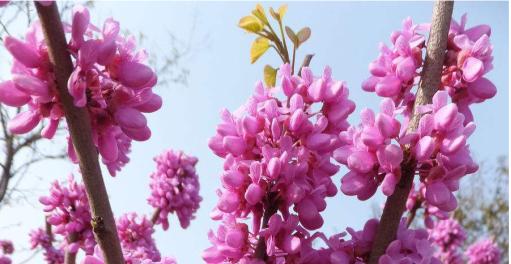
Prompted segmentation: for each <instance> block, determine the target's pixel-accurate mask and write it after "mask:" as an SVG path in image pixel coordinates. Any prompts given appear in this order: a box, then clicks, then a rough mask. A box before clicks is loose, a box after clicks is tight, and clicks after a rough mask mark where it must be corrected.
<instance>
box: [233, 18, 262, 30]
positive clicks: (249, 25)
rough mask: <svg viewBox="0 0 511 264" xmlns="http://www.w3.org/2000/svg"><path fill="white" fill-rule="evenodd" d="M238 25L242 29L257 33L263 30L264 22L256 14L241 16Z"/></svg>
mask: <svg viewBox="0 0 511 264" xmlns="http://www.w3.org/2000/svg"><path fill="white" fill-rule="evenodd" d="M238 25H239V27H241V28H242V29H244V30H246V31H249V32H254V33H257V32H259V31H261V30H263V23H262V22H261V21H259V19H257V18H256V17H255V16H246V17H243V18H241V19H240V22H239V23H238Z"/></svg>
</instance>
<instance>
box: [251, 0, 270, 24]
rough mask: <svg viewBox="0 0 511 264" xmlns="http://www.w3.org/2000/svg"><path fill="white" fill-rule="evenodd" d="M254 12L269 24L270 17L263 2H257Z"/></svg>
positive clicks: (264, 22)
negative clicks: (267, 15) (267, 16)
mask: <svg viewBox="0 0 511 264" xmlns="http://www.w3.org/2000/svg"><path fill="white" fill-rule="evenodd" d="M252 14H253V15H254V16H255V17H257V18H258V19H259V20H260V21H261V22H262V23H263V24H268V18H266V13H265V12H264V8H263V6H262V5H261V4H257V5H256V8H255V9H254V10H253V11H252Z"/></svg>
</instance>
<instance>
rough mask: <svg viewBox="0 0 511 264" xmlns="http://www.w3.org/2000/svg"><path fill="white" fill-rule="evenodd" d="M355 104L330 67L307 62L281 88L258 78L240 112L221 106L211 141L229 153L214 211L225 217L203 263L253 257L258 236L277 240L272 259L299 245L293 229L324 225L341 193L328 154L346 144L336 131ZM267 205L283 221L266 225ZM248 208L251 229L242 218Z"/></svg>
mask: <svg viewBox="0 0 511 264" xmlns="http://www.w3.org/2000/svg"><path fill="white" fill-rule="evenodd" d="M279 95H282V96H283V99H279V97H278V96H279ZM354 108H355V105H354V103H353V102H352V101H350V100H349V99H348V90H347V88H346V87H345V85H344V83H343V82H341V81H336V80H333V79H332V77H331V71H330V68H328V67H327V68H326V69H325V71H324V73H323V75H322V76H320V77H317V78H315V77H314V76H313V74H312V71H311V70H310V69H309V68H307V67H304V68H303V69H302V72H301V76H298V75H291V70H290V66H289V65H288V64H285V65H283V66H282V67H281V68H280V86H279V87H275V88H272V89H265V88H264V87H263V85H262V83H261V82H258V83H257V84H256V88H255V92H254V94H253V96H252V97H250V99H249V100H248V101H247V103H246V104H245V105H244V106H243V107H241V108H240V109H238V110H237V111H236V112H235V113H230V112H229V111H227V110H223V111H222V114H221V118H222V122H221V124H220V125H218V127H217V134H216V135H215V136H214V137H212V138H211V139H210V141H209V147H210V148H211V149H212V150H213V152H214V153H215V154H216V155H218V156H220V157H222V158H224V159H225V162H224V172H223V173H222V175H221V181H222V187H223V188H222V189H221V190H218V195H219V197H220V200H219V202H218V204H217V206H216V208H215V209H214V212H213V214H212V218H213V219H214V220H222V221H223V223H222V225H221V226H220V227H219V229H218V232H217V234H216V235H215V234H214V233H213V232H210V235H209V237H210V241H211V242H212V243H213V246H212V247H211V248H209V249H207V250H206V251H205V253H204V254H203V258H204V259H205V260H206V262H208V263H222V262H224V261H234V262H236V261H239V260H240V259H242V258H245V259H250V258H251V256H252V254H253V252H254V248H255V246H256V245H255V243H256V240H257V238H259V237H263V238H266V239H267V240H271V241H272V243H274V245H273V246H271V247H268V250H270V249H271V251H269V252H268V253H270V254H273V255H272V257H276V255H279V254H281V253H277V252H284V253H282V254H289V255H290V256H291V255H294V254H295V253H297V252H299V251H300V249H299V248H300V247H298V248H297V245H298V244H299V243H300V242H299V241H300V240H301V239H300V236H301V235H297V237H296V238H295V237H294V236H293V234H294V233H295V232H299V233H300V232H305V231H306V230H315V229H318V228H320V227H321V226H322V225H323V218H322V217H321V215H320V212H322V211H323V210H324V209H325V207H326V202H325V198H326V197H332V196H334V195H335V194H336V193H337V187H336V186H335V185H334V184H333V182H332V180H331V176H333V175H334V174H335V173H337V171H338V170H339V167H338V166H337V165H334V164H332V163H331V157H332V155H333V151H334V150H335V149H336V148H338V147H340V146H341V144H342V143H341V141H340V140H339V137H338V135H339V133H340V132H341V131H344V130H345V129H346V128H347V127H348V123H347V121H346V118H347V117H348V115H349V114H350V113H351V112H353V110H354ZM270 207H273V208H274V211H277V210H278V211H280V213H281V216H275V217H274V218H272V219H270V220H271V221H275V223H281V222H282V223H285V224H275V225H277V226H281V228H275V229H272V228H271V227H269V229H271V230H273V231H263V230H261V219H262V216H263V214H264V213H265V211H271V210H272V209H270ZM290 207H292V209H293V211H294V212H296V213H297V215H294V214H291V213H290V211H289V209H290ZM250 214H252V220H253V223H252V227H251V228H249V227H248V225H247V224H245V223H243V222H242V221H243V219H245V218H247V217H248V216H249V215H250ZM272 214H273V213H272ZM277 217H278V218H277ZM277 219H279V220H277ZM264 228H265V226H263V229H264ZM299 230H300V231H299ZM276 236H277V237H282V238H281V239H279V240H277V239H276V238H274V237H276ZM297 243H298V244H297Z"/></svg>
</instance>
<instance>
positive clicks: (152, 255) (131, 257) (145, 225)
mask: <svg viewBox="0 0 511 264" xmlns="http://www.w3.org/2000/svg"><path fill="white" fill-rule="evenodd" d="M117 232H118V234H119V239H120V241H121V246H122V250H123V252H124V259H125V261H126V263H128V264H131V263H136V262H137V261H140V260H152V261H159V260H160V259H161V256H160V252H159V251H158V248H157V247H156V244H155V242H154V239H153V238H152V235H153V233H154V228H153V223H151V221H150V220H149V219H147V218H146V217H145V216H142V217H138V216H137V214H136V213H128V214H125V215H123V216H121V217H120V218H119V219H118V220H117Z"/></svg>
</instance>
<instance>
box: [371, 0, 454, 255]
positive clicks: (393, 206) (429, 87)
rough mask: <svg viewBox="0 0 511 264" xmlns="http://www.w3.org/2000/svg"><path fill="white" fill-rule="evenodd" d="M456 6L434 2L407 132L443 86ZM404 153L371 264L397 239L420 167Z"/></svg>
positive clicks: (410, 130)
mask: <svg viewBox="0 0 511 264" xmlns="http://www.w3.org/2000/svg"><path fill="white" fill-rule="evenodd" d="M453 6H454V2H453V1H441V0H438V1H437V2H435V6H434V8H433V19H432V21H431V29H430V34H429V39H428V43H427V47H426V60H425V62H424V67H423V70H422V76H421V81H420V82H419V88H418V91H417V96H416V98H415V104H414V115H413V117H412V120H411V121H410V125H409V127H408V132H413V131H415V130H416V129H417V127H418V125H419V120H420V117H421V115H420V113H419V112H418V106H421V105H425V104H429V103H431V100H432V98H433V95H434V94H435V92H436V91H437V89H438V87H439V85H440V78H441V73H442V67H443V62H444V57H445V50H446V48H447V39H448V34H449V27H450V23H451V16H452V10H453ZM404 154H405V158H404V159H403V162H402V163H401V179H400V181H399V183H398V184H397V186H396V189H395V190H394V193H393V194H392V195H391V196H389V197H388V198H387V201H386V203H385V208H384V209H383V214H382V217H381V220H380V224H379V225H378V230H377V232H376V237H375V240H374V242H373V246H372V250H371V255H370V258H369V263H370V264H376V263H378V259H379V258H380V256H381V255H383V254H384V253H385V250H386V249H387V246H388V245H389V244H390V242H392V241H393V240H395V239H396V233H397V229H398V226H399V222H400V221H401V216H402V215H403V212H404V209H405V204H406V199H407V198H408V194H409V193H410V189H411V187H412V183H413V178H414V176H415V168H416V165H417V162H416V161H415V160H414V159H413V157H412V156H411V152H410V149H406V150H405V153H404Z"/></svg>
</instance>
